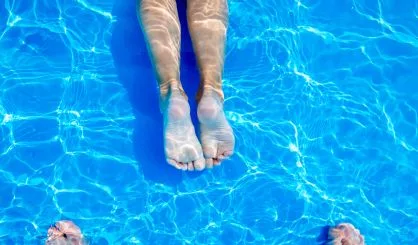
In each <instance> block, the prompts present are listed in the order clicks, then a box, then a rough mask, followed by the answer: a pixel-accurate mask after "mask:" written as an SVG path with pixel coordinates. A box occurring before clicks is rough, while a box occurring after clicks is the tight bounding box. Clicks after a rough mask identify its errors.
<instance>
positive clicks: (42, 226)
mask: <svg viewBox="0 0 418 245" xmlns="http://www.w3.org/2000/svg"><path fill="white" fill-rule="evenodd" d="M337 2H338V4H339V5H338V4H337ZM0 3H1V4H0V50H1V57H0V93H1V96H0V136H1V137H0V140H1V141H0V217H1V219H0V244H39V243H41V242H42V241H43V239H44V238H45V236H46V231H47V229H48V227H49V225H51V224H52V223H53V222H54V221H57V220H60V219H71V220H73V221H74V222H75V223H77V224H78V225H79V226H80V227H81V229H82V230H83V232H84V233H85V235H86V237H87V238H88V239H89V240H90V242H91V243H92V244H245V243H248V244H320V243H321V240H322V236H321V234H322V233H323V231H324V227H326V226H328V225H334V224H335V223H337V222H341V221H347V222H352V223H353V224H354V225H355V226H356V227H357V228H359V229H360V230H361V232H362V233H363V234H364V236H365V238H366V242H367V243H368V244H418V192H417V191H416V190H417V188H418V179H417V178H418V177H417V176H418V164H417V162H418V126H417V121H418V119H417V108H418V82H417V77H418V69H417V67H418V38H417V36H418V2H417V1H416V0H403V1H395V0H390V1H389V0H351V1H347V0H341V1H331V0H268V1H267V0H263V1H261V0H249V1H239V0H231V1H229V6H230V28H229V30H228V43H227V54H226V65H225V75H224V92H225V95H226V101H225V110H226V113H227V117H228V118H229V120H230V121H231V124H232V126H233V129H234V131H235V134H236V139H237V146H236V153H235V155H234V157H233V158H232V159H230V160H228V161H227V162H225V163H224V164H223V165H222V166H221V167H219V168H216V169H213V170H211V171H204V172H202V173H182V172H179V171H177V170H175V169H173V168H171V167H169V166H168V165H167V164H166V163H165V162H164V155H163V141H162V119H161V115H160V114H159V111H158V104H157V102H158V99H157V90H156V83H155V78H154V75H153V73H152V68H151V63H150V61H149V59H148V55H147V52H146V48H145V43H144V40H143V36H142V33H141V30H140V28H139V25H138V23H137V19H136V15H135V1H116V0H114V1H113V0H101V1H99V0H77V1H72V0H56V1H52V0H35V1H24V0H2V1H0ZM184 5H185V4H184V2H181V3H179V9H180V10H181V11H180V13H181V14H180V16H181V20H182V21H183V42H182V71H181V72H182V81H183V83H184V85H185V87H186V90H187V92H188V93H189V97H190V98H193V97H194V96H193V93H195V92H196V89H197V86H198V84H197V81H198V80H199V77H198V73H197V70H196V66H195V60H194V57H193V53H192V49H191V44H190V39H189V37H188V33H187V28H185V27H186V25H185V23H184V20H185V18H184ZM191 102H193V101H191ZM191 106H192V109H193V108H195V107H196V105H195V104H194V103H192V104H191ZM193 118H194V120H195V118H196V117H195V115H193Z"/></svg>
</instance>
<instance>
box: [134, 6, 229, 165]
mask: <svg viewBox="0 0 418 245" xmlns="http://www.w3.org/2000/svg"><path fill="white" fill-rule="evenodd" d="M138 18H139V21H140V23H141V26H142V29H143V32H144V34H145V36H146V39H147V42H148V48H149V52H150V56H151V58H152V61H153V65H154V69H155V72H156V75H157V80H158V85H159V92H160V108H161V111H162V113H163V117H164V142H165V143H164V144H165V146H164V147H165V154H166V158H167V162H168V163H170V164H171V165H173V166H174V167H176V168H178V169H182V170H202V169H204V168H205V167H206V168H211V167H213V166H214V165H219V164H220V163H221V161H222V160H223V159H225V158H227V157H229V156H230V155H232V152H233V149H234V144H235V139H234V135H233V132H232V128H231V127H230V125H229V123H228V121H227V120H226V117H225V114H224V111H223V100H224V97H223V96H224V95H223V91H222V72H223V64H224V49H225V39H226V30H227V25H228V23H227V22H228V7H227V2H226V0H187V21H188V28H189V31H190V35H191V38H192V42H193V49H194V52H195V54H196V56H197V62H198V66H199V72H200V89H199V92H198V96H197V100H198V109H197V115H198V118H199V123H200V142H199V139H198V138H197V136H196V134H195V129H194V127H193V124H192V122H191V119H190V107H189V104H188V99H187V96H186V94H185V93H184V90H183V88H182V85H181V82H180V33H181V28H180V22H179V18H178V13H177V4H176V0H138ZM150 86H151V84H150Z"/></svg>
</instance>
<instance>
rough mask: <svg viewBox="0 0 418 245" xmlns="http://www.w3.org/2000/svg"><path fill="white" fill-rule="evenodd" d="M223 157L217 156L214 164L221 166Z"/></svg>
mask: <svg viewBox="0 0 418 245" xmlns="http://www.w3.org/2000/svg"><path fill="white" fill-rule="evenodd" d="M221 161H222V160H221V159H219V158H215V159H213V165H214V166H219V165H221Z"/></svg>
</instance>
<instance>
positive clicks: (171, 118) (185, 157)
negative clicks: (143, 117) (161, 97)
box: [162, 87, 205, 171]
mask: <svg viewBox="0 0 418 245" xmlns="http://www.w3.org/2000/svg"><path fill="white" fill-rule="evenodd" d="M169 90H170V91H169V92H168V96H167V98H166V100H165V101H164V102H163V108H162V111H163V115H164V148H165V155H166V158H167V162H168V163H169V164H171V165H173V166H174V167H176V168H177V169H181V170H189V171H193V170H203V169H204V168H205V159H204V157H203V153H202V147H201V146H200V143H199V140H198V138H197V137H196V134H195V130H194V127H193V123H192V121H191V118H190V106H189V103H188V101H187V98H186V96H185V95H184V94H183V93H182V92H181V90H180V88H178V87H171V88H170V89H169Z"/></svg>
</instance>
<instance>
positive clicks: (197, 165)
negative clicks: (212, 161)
mask: <svg viewBox="0 0 418 245" xmlns="http://www.w3.org/2000/svg"><path fill="white" fill-rule="evenodd" d="M193 164H194V169H195V170H198V171H201V170H203V169H205V164H206V163H205V159H203V158H201V159H198V160H196V161H194V162H193Z"/></svg>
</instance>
